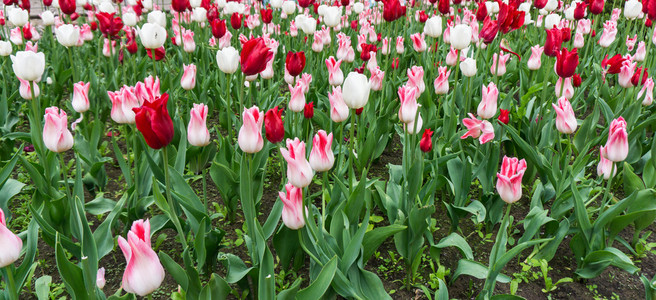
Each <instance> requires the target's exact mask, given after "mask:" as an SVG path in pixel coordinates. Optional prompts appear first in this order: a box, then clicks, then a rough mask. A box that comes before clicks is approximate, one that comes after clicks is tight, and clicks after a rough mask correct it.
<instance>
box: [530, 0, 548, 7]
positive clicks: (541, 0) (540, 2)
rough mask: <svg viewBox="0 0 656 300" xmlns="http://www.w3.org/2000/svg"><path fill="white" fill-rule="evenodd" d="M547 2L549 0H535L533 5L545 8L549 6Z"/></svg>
mask: <svg viewBox="0 0 656 300" xmlns="http://www.w3.org/2000/svg"><path fill="white" fill-rule="evenodd" d="M547 2H549V0H533V6H535V8H537V9H543V8H544V7H545V6H547Z"/></svg>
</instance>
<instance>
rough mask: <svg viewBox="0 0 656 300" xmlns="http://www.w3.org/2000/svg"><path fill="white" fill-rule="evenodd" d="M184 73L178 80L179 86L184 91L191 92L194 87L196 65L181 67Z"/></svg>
mask: <svg viewBox="0 0 656 300" xmlns="http://www.w3.org/2000/svg"><path fill="white" fill-rule="evenodd" d="M182 68H183V70H184V72H183V73H182V78H180V86H182V88H183V89H185V90H187V91H188V90H192V89H194V87H195V86H196V65H194V64H189V65H183V66H182Z"/></svg>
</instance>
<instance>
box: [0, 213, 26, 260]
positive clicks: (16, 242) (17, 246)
mask: <svg viewBox="0 0 656 300" xmlns="http://www.w3.org/2000/svg"><path fill="white" fill-rule="evenodd" d="M0 245H2V251H0V268H4V267H6V266H9V265H11V264H13V263H14V262H15V261H16V260H18V258H19V257H20V252H21V249H23V240H21V238H20V237H18V235H16V234H14V233H13V232H11V231H10V230H9V228H7V220H6V219H5V212H4V211H2V209H0Z"/></svg>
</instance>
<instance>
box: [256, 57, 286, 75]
mask: <svg viewBox="0 0 656 300" xmlns="http://www.w3.org/2000/svg"><path fill="white" fill-rule="evenodd" d="M274 61H275V53H274V58H272V59H269V61H267V64H266V68H264V71H262V72H260V76H262V79H271V78H273V75H274V72H273V62H274ZM286 69H287V68H285V70H286Z"/></svg>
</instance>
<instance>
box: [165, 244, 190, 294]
mask: <svg viewBox="0 0 656 300" xmlns="http://www.w3.org/2000/svg"><path fill="white" fill-rule="evenodd" d="M158 256H159V260H160V261H161V262H162V265H163V266H164V268H166V271H167V272H168V273H169V274H171V276H172V277H173V279H175V282H177V283H178V284H179V285H180V287H182V289H183V290H185V291H186V290H187V289H188V288H189V278H188V277H187V273H186V272H185V270H184V269H183V268H182V267H181V266H180V265H178V263H176V262H175V261H174V260H173V259H172V258H171V257H170V256H169V255H168V254H166V253H164V252H163V251H160V252H159V254H158Z"/></svg>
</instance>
